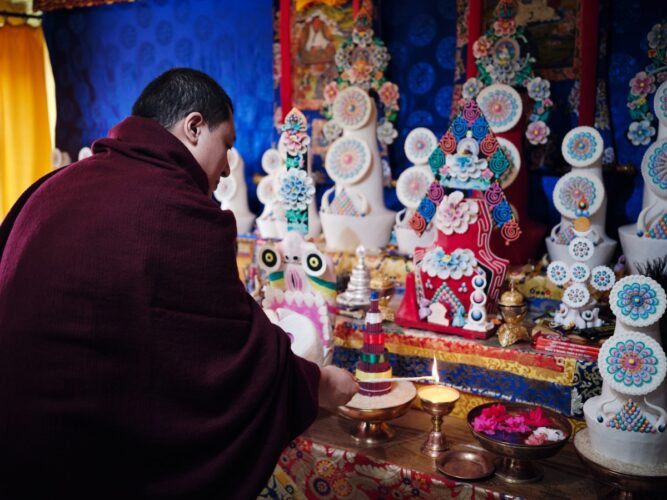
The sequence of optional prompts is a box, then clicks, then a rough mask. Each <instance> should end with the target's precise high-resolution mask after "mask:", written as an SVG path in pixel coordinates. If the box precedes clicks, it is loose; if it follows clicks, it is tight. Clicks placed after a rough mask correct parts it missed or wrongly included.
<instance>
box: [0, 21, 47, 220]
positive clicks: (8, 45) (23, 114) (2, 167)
mask: <svg viewBox="0 0 667 500" xmlns="http://www.w3.org/2000/svg"><path fill="white" fill-rule="evenodd" d="M44 49H45V45H44V34H43V33H42V28H41V26H40V27H37V28H33V27H31V26H28V25H25V24H24V25H21V26H11V25H8V24H6V25H5V26H2V27H0V221H1V220H2V219H3V218H4V216H5V215H6V214H7V212H8V211H9V209H10V208H11V207H12V205H13V204H14V202H15V201H16V200H17V198H18V197H19V196H20V195H21V193H22V192H23V191H24V190H25V189H26V188H27V187H28V186H30V184H32V183H33V182H34V181H35V180H37V179H38V178H40V177H41V176H42V175H44V174H46V173H48V172H49V171H50V170H51V137H50V133H49V116H48V107H47V91H46V78H45V74H44V57H45V54H44Z"/></svg>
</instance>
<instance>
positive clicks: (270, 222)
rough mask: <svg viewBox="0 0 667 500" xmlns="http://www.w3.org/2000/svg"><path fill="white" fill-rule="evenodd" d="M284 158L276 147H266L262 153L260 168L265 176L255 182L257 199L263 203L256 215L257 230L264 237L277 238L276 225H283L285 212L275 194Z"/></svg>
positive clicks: (283, 167)
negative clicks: (258, 213) (261, 208)
mask: <svg viewBox="0 0 667 500" xmlns="http://www.w3.org/2000/svg"><path fill="white" fill-rule="evenodd" d="M283 163H284V159H283V157H282V156H281V154H280V152H279V151H278V150H277V149H273V148H271V149H267V150H266V151H265V152H264V154H263V155H262V169H263V170H264V172H266V174H267V175H266V176H264V177H262V179H261V180H260V181H259V184H257V199H258V200H259V202H260V203H261V204H262V205H264V209H263V210H262V213H261V214H260V215H259V217H257V230H258V232H259V235H260V237H262V238H265V239H270V238H278V237H279V232H278V227H279V224H280V225H284V221H285V214H284V212H283V209H282V206H281V205H280V202H279V200H278V197H277V196H276V187H277V183H278V175H279V174H280V172H281V171H283V170H284V169H285V166H284V164H283Z"/></svg>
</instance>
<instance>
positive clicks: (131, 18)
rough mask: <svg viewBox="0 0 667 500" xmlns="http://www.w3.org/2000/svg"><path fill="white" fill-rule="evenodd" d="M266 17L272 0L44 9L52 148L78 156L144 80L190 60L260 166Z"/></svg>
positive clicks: (267, 112)
mask: <svg viewBox="0 0 667 500" xmlns="http://www.w3.org/2000/svg"><path fill="white" fill-rule="evenodd" d="M271 15H272V11H271V0H245V1H242V2H237V1H233V0H144V1H137V2H134V3H120V4H115V5H107V6H101V7H90V8H81V9H73V10H62V11H56V12H52V13H47V14H44V35H45V38H46V41H47V44H48V47H49V53H50V56H51V63H52V67H53V72H54V77H55V80H56V97H57V107H58V122H57V127H56V144H57V146H58V147H59V148H61V149H64V150H67V151H68V152H69V153H70V155H72V157H73V158H76V154H77V153H78V151H79V149H80V148H81V147H82V146H85V145H89V144H90V143H91V142H92V141H93V140H94V139H96V138H98V137H103V136H105V135H106V134H107V132H108V130H109V129H110V128H111V127H112V126H113V125H115V124H116V123H117V122H119V121H120V120H122V119H123V118H125V117H126V116H127V115H129V114H130V110H131V107H132V104H133V103H134V101H135V99H136V98H137V97H138V96H139V94H140V92H141V90H142V89H143V88H144V87H145V85H146V84H147V83H148V82H150V81H151V80H152V79H153V78H155V77H156V76H158V75H159V74H160V73H162V72H164V71H166V70H167V69H169V68H172V67H180V66H188V67H192V68H196V69H199V70H202V71H204V72H206V73H208V74H210V75H211V76H212V77H213V78H215V79H216V80H217V81H218V82H219V83H220V84H221V85H222V86H223V87H224V88H225V90H226V91H227V92H228V93H229V95H230V97H231V98H232V100H233V101H234V108H235V120H236V136H237V141H236V147H237V149H238V150H239V152H240V153H241V154H242V155H243V157H244V158H245V160H246V164H248V165H249V166H258V165H259V161H260V158H261V154H262V153H263V152H264V150H265V149H266V148H267V147H268V146H269V145H270V141H271V133H272V127H273V124H272V121H273V120H272V112H273V80H272V78H273V77H272V59H273V52H272V48H271V43H272V29H273V28H272V22H271ZM246 175H247V176H248V177H250V176H251V175H252V168H249V169H247V171H246ZM256 208H259V207H256Z"/></svg>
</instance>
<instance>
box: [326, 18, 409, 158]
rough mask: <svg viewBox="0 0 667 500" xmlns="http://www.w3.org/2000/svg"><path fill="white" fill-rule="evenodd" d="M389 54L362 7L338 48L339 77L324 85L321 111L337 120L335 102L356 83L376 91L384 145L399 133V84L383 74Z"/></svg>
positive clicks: (381, 136)
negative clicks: (396, 122)
mask: <svg viewBox="0 0 667 500" xmlns="http://www.w3.org/2000/svg"><path fill="white" fill-rule="evenodd" d="M389 57H390V56H389V52H388V51H387V47H385V45H384V42H382V40H380V39H379V38H376V37H375V34H374V32H373V28H372V17H371V14H370V12H369V11H368V9H367V8H366V7H362V8H361V9H360V10H359V13H358V14H357V17H356V18H355V20H354V28H353V30H352V35H351V36H350V38H348V39H347V40H346V41H344V42H343V44H342V45H341V46H340V47H339V49H338V50H337V51H336V56H335V62H336V68H337V70H338V77H337V78H336V80H334V81H332V82H329V83H328V84H327V85H326V87H325V88H324V107H323V109H322V114H323V115H324V116H325V118H327V119H329V120H332V119H334V114H335V113H334V110H333V105H334V101H335V100H336V96H337V95H338V94H339V93H340V92H341V91H343V90H344V89H346V88H348V87H351V86H355V87H359V88H360V89H363V90H364V91H366V92H369V91H370V90H373V91H375V93H376V94H377V96H378V98H379V102H380V104H381V105H382V106H381V109H382V118H381V119H380V120H379V122H378V127H377V138H378V141H379V142H380V143H382V144H384V145H389V144H391V143H392V142H394V139H396V137H397V136H398V131H397V130H396V129H395V127H394V122H395V121H396V118H397V117H398V110H399V106H398V99H399V97H400V93H399V90H398V86H397V85H396V84H395V83H392V82H390V81H388V80H387V79H386V77H385V74H384V72H385V70H386V69H387V65H388V64H389ZM339 125H343V126H344V124H339ZM332 128H333V127H329V129H332ZM328 131H329V132H330V133H331V132H332V130H328ZM327 139H328V137H327Z"/></svg>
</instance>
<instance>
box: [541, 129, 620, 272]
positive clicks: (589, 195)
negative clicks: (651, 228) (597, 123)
mask: <svg viewBox="0 0 667 500" xmlns="http://www.w3.org/2000/svg"><path fill="white" fill-rule="evenodd" d="M603 146H604V145H603V143H602V136H601V135H600V133H599V132H598V131H597V130H595V129H594V128H592V127H576V128H574V129H572V130H570V131H569V132H568V133H567V134H566V135H565V137H564V138H563V144H562V148H561V149H562V152H563V158H565V160H566V161H567V162H568V163H569V164H570V165H571V166H572V171H571V172H568V173H567V174H565V175H563V176H562V177H561V178H560V179H558V182H557V183H556V186H555V187H554V191H553V201H554V205H555V206H556V210H558V212H559V213H560V214H561V221H560V223H559V224H557V225H556V226H554V228H553V229H552V231H551V235H550V236H549V237H547V239H546V244H547V250H548V251H549V258H550V259H551V260H552V261H556V260H558V261H563V262H565V263H567V264H568V265H571V264H573V263H574V262H575V259H574V258H573V257H572V256H571V254H570V252H569V249H568V248H569V247H568V245H569V244H570V242H571V241H572V240H573V239H574V238H576V237H577V236H576V235H575V232H574V221H575V219H577V218H579V217H585V218H587V219H589V221H590V231H588V232H587V234H586V235H585V237H586V238H587V239H589V240H590V241H591V242H592V243H593V245H594V246H595V253H594V255H593V256H592V257H591V259H590V262H589V264H588V265H590V266H591V267H595V266H599V265H604V264H607V263H608V262H609V261H610V259H611V257H612V255H613V253H614V249H615V248H616V241H614V240H612V239H611V238H610V237H609V236H607V235H606V234H605V232H604V228H605V219H606V212H607V195H606V193H605V189H604V184H603V183H602V153H603V150H604V147H603Z"/></svg>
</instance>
